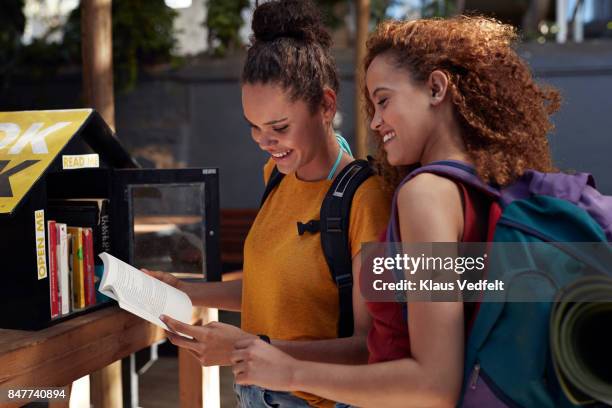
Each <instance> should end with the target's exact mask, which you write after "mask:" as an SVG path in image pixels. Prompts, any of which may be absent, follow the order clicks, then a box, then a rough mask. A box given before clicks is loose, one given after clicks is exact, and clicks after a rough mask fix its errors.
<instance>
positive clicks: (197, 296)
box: [179, 279, 242, 312]
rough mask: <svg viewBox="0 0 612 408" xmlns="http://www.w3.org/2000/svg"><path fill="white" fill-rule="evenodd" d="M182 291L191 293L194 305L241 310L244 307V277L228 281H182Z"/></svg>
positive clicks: (233, 310)
mask: <svg viewBox="0 0 612 408" xmlns="http://www.w3.org/2000/svg"><path fill="white" fill-rule="evenodd" d="M181 284H182V287H180V288H179V289H181V290H182V291H184V292H185V293H187V295H189V298H190V299H191V302H192V303H193V305H194V306H204V307H214V308H216V309H223V310H229V311H232V312H239V311H240V310H241V308H242V279H237V280H232V281H228V282H205V283H195V282H181Z"/></svg>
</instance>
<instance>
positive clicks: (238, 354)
mask: <svg viewBox="0 0 612 408" xmlns="http://www.w3.org/2000/svg"><path fill="white" fill-rule="evenodd" d="M231 361H232V364H233V365H234V367H233V372H234V381H235V382H236V384H241V385H251V384H252V385H258V386H260V387H262V388H266V389H269V390H276V391H293V390H292V388H293V386H292V384H293V382H294V376H295V370H296V366H297V363H298V360H296V359H294V358H293V357H291V356H289V355H288V354H285V353H284V352H282V351H280V350H279V349H277V348H276V347H274V346H272V345H271V344H268V343H266V342H265V341H262V340H260V339H258V338H255V339H247V340H241V341H239V342H237V343H236V345H235V350H234V352H233V353H232V358H231Z"/></svg>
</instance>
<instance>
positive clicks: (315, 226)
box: [297, 220, 320, 235]
mask: <svg viewBox="0 0 612 408" xmlns="http://www.w3.org/2000/svg"><path fill="white" fill-rule="evenodd" d="M319 229H320V227H319V221H318V220H310V221H308V222H307V223H305V224H304V223H302V222H298V223H297V230H298V235H304V233H305V232H310V233H311V234H316V233H317V232H319Z"/></svg>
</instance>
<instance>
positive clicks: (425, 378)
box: [232, 174, 463, 407]
mask: <svg viewBox="0 0 612 408" xmlns="http://www.w3.org/2000/svg"><path fill="white" fill-rule="evenodd" d="M422 176H425V177H422ZM429 176H431V175H428V174H424V175H421V176H417V177H416V178H415V179H414V180H413V181H411V182H410V183H407V184H406V185H405V186H404V187H403V188H402V190H401V191H400V194H399V201H398V206H399V213H400V229H401V234H402V241H404V242H415V243H417V242H453V241H457V240H458V238H459V237H460V236H461V232H462V229H463V217H462V206H461V196H460V195H459V191H458V189H457V187H456V186H455V185H454V184H453V183H452V182H450V181H448V180H445V179H441V178H439V177H436V176H432V177H434V178H431V177H429ZM417 181H418V182H417ZM408 315H409V316H410V319H409V320H408V329H409V332H410V347H411V356H410V358H404V359H401V360H396V361H390V362H384V363H378V364H371V365H365V366H356V367H355V366H347V365H337V364H324V363H315V362H305V361H299V360H296V359H294V358H292V357H290V356H288V355H286V354H284V353H282V352H280V351H279V350H276V349H274V348H273V347H271V346H269V345H267V344H265V343H263V342H261V341H258V340H252V339H247V340H245V341H243V342H240V343H239V344H237V347H236V351H235V352H234V355H233V357H232V361H233V362H234V374H235V376H236V382H237V383H239V384H257V385H260V386H262V387H267V388H271V389H278V390H287V391H293V390H300V391H306V392H310V393H313V394H316V395H319V396H321V397H325V398H327V399H331V400H334V401H342V402H345V403H348V404H352V405H356V406H366V407H367V406H373V407H378V406H389V407H393V406H398V407H406V406H417V407H421V406H422V407H426V406H427V407H429V406H454V405H455V403H456V401H457V398H458V396H459V392H460V388H461V380H462V371H463V305H462V304H461V303H458V302H455V303H443V302H415V303H410V304H409V305H408Z"/></svg>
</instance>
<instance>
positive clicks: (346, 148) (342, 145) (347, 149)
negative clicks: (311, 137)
mask: <svg viewBox="0 0 612 408" xmlns="http://www.w3.org/2000/svg"><path fill="white" fill-rule="evenodd" d="M336 140H337V141H338V144H339V145H340V150H339V151H338V157H337V158H336V162H335V163H334V166H333V167H332V168H331V170H330V171H329V174H328V175H327V179H328V180H331V179H333V178H334V174H336V170H338V166H339V165H340V160H342V152H347V153H348V154H349V155H351V156H352V155H353V153H352V152H351V147H350V146H349V144H348V142H347V141H346V139H345V138H343V137H342V136H341V135H340V134H339V133H336Z"/></svg>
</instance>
